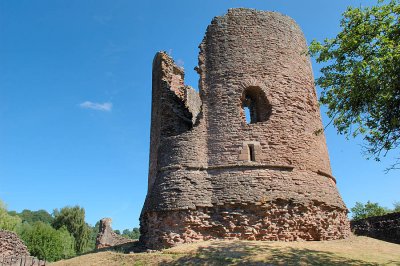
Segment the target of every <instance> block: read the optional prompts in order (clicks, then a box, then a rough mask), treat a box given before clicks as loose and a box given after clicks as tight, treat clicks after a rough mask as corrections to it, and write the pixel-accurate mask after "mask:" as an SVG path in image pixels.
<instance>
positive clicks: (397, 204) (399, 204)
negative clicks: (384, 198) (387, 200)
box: [393, 201, 400, 212]
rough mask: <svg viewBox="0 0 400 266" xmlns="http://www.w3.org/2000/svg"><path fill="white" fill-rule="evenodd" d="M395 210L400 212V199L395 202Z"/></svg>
mask: <svg viewBox="0 0 400 266" xmlns="http://www.w3.org/2000/svg"><path fill="white" fill-rule="evenodd" d="M393 207H394V208H393V212H400V201H396V202H395V203H393Z"/></svg>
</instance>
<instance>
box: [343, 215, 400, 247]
mask: <svg viewBox="0 0 400 266" xmlns="http://www.w3.org/2000/svg"><path fill="white" fill-rule="evenodd" d="M350 225H351V231H353V233H354V234H356V235H360V236H369V237H373V238H376V239H380V240H384V241H388V242H392V243H397V244H400V212H395V213H389V214H386V215H382V216H375V217H369V218H366V219H362V220H358V221H351V222H350Z"/></svg>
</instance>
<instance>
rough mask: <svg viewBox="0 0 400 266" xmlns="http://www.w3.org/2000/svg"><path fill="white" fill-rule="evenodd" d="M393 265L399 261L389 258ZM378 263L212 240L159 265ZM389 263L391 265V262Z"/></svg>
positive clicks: (298, 250)
mask: <svg viewBox="0 0 400 266" xmlns="http://www.w3.org/2000/svg"><path fill="white" fill-rule="evenodd" d="M391 263H393V264H394V265H397V263H400V261H394V262H391ZM231 264H232V265H324V266H325V265H378V264H375V263H368V262H365V261H362V260H354V259H349V258H345V257H341V256H339V255H337V254H335V253H333V252H323V251H317V250H311V249H295V248H289V247H287V248H284V247H282V248H277V247H273V246H272V245H268V244H267V243H266V244H265V245H262V246H260V245H259V244H256V243H254V244H253V243H246V244H243V243H235V242H233V243H212V244H210V245H209V246H207V247H200V248H198V250H197V251H196V253H193V254H187V255H184V256H182V257H180V258H178V259H176V260H174V261H173V262H164V263H162V265H231ZM393 264H392V265H393Z"/></svg>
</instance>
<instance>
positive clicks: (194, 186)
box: [140, 8, 350, 249]
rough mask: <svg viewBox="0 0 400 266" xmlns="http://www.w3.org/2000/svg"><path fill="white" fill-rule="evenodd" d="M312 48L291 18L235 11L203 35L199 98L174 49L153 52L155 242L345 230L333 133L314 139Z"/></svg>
mask: <svg viewBox="0 0 400 266" xmlns="http://www.w3.org/2000/svg"><path fill="white" fill-rule="evenodd" d="M306 52H307V45H306V41H305V39H304V36H303V34H302V32H301V30H300V28H299V27H298V25H297V24H296V23H295V22H294V21H293V20H292V19H290V18H289V17H287V16H284V15H281V14H278V13H274V12H264V11H256V10H250V9H243V8H239V9H230V10H229V11H228V13H227V14H226V15H224V16H221V17H216V18H214V19H213V21H212V22H211V25H209V26H208V28H207V32H206V35H205V37H204V40H203V41H202V43H201V44H200V54H199V65H198V67H196V70H197V72H198V73H199V74H200V80H199V87H200V88H199V90H200V91H199V93H198V94H197V92H195V91H193V90H192V89H191V88H190V87H188V86H185V85H184V73H183V70H182V69H181V68H179V67H177V66H176V65H175V64H174V62H173V60H172V59H171V58H170V57H169V56H168V55H167V54H165V53H162V52H161V53H158V54H157V55H156V57H155V59H154V62H153V105H152V129H151V151H150V152H151V154H150V172H149V191H148V194H147V197H146V201H145V204H144V207H143V210H142V214H141V218H140V222H141V241H142V242H143V243H144V244H145V245H146V246H147V247H149V248H156V249H158V248H163V247H170V246H174V245H177V244H180V243H185V242H192V241H196V240H203V239H212V238H221V237H222V238H237V239H254V240H296V239H304V240H326V239H338V238H344V237H346V236H347V235H348V234H349V232H350V230H349V222H348V220H347V217H346V214H347V209H346V206H345V205H344V203H343V201H342V199H341V197H340V195H339V193H338V191H337V188H336V180H335V178H334V177H333V176H332V174H331V169H330V163H329V156H328V151H327V147H326V144H325V137H324V134H323V133H322V134H317V132H318V131H319V130H320V129H322V123H321V118H320V111H319V107H318V102H317V98H316V92H315V88H314V83H313V75H312V69H311V64H310V60H309V58H308V57H307V54H306ZM245 107H248V108H249V109H250V110H251V111H250V112H251V117H252V121H251V123H247V122H246V118H245V112H244V108H245Z"/></svg>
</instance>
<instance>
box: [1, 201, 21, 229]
mask: <svg viewBox="0 0 400 266" xmlns="http://www.w3.org/2000/svg"><path fill="white" fill-rule="evenodd" d="M19 224H21V218H19V217H18V216H12V215H10V214H9V213H8V212H7V208H6V205H5V204H4V203H3V202H2V201H1V200H0V229H3V230H8V231H15V229H16V228H17V226H18V225H19Z"/></svg>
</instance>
